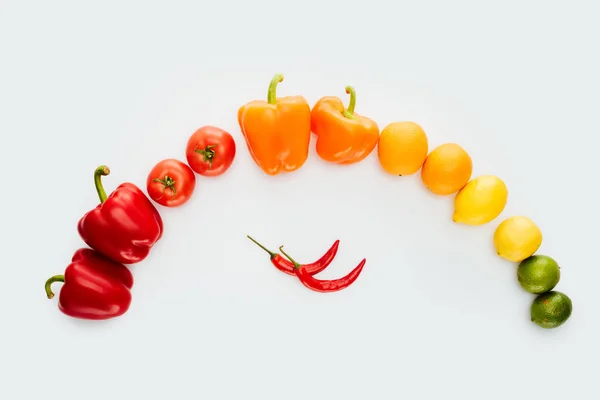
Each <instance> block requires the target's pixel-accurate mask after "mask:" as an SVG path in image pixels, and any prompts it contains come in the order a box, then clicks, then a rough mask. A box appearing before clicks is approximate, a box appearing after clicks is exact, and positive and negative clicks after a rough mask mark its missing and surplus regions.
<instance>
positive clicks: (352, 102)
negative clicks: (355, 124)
mask: <svg viewBox="0 0 600 400" xmlns="http://www.w3.org/2000/svg"><path fill="white" fill-rule="evenodd" d="M346 93H348V94H349V95H350V103H349V104H348V108H347V109H345V110H344V111H343V114H344V117H346V118H351V119H354V118H356V117H355V116H354V108H355V107H356V90H354V88H353V87H352V86H346Z"/></svg>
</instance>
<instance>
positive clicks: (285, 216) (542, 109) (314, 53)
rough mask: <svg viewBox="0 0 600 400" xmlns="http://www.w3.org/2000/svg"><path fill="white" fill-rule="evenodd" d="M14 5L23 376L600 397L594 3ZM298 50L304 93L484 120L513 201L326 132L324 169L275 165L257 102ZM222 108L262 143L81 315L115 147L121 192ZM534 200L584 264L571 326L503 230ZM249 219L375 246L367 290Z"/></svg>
mask: <svg viewBox="0 0 600 400" xmlns="http://www.w3.org/2000/svg"><path fill="white" fill-rule="evenodd" d="M558 4H564V6H559V5H558ZM567 4H568V6H567ZM0 5H1V6H0V45H1V47H0V51H1V56H0V57H1V63H0V72H1V75H0V131H1V132H2V138H3V139H2V146H1V147H0V151H1V152H2V154H1V162H2V171H3V180H4V183H3V195H2V200H1V201H2V209H3V218H2V235H3V236H2V242H3V245H2V247H3V261H2V265H3V285H2V292H1V296H2V301H1V307H2V316H1V318H2V319H1V325H2V327H1V333H0V338H1V341H0V349H1V350H2V351H1V354H0V366H1V367H2V369H1V373H2V375H0V382H1V384H0V398H2V399H10V400H12V399H24V398H26V396H32V397H31V398H36V399H37V398H44V399H86V400H89V399H100V398H111V399H143V398H150V397H151V396H155V397H156V398H164V399H215V400H216V399H240V400H241V399H348V398H352V399H410V400H418V399H446V398H452V399H454V398H456V399H485V400H487V399H506V398H512V399H525V398H531V399H533V398H545V399H559V398H563V399H564V398H569V399H578V400H579V399H592V398H594V399H597V398H598V395H599V390H598V386H597V384H596V383H595V380H597V369H596V368H595V367H594V366H595V363H596V361H597V359H598V357H599V356H600V354H599V346H598V338H599V337H600V336H599V335H600V330H599V328H600V324H599V322H598V321H599V316H598V294H597V290H598V284H599V281H600V271H599V269H598V268H599V266H598V262H597V260H598V259H597V256H596V255H595V252H596V250H597V247H598V244H597V240H598V237H597V226H598V223H599V214H598V195H597V190H598V189H597V185H598V183H597V182H598V171H599V170H600V168H599V162H598V144H597V140H598V135H599V134H600V131H599V128H600V123H599V120H598V106H599V100H600V98H599V95H598V93H600V80H599V78H598V74H599V71H600V62H599V60H598V56H597V38H598V37H600V32H599V29H598V25H597V18H596V15H597V13H595V11H594V9H595V6H594V2H593V1H588V2H583V1H570V2H548V1H511V2H507V1H502V2H500V1H496V2H482V1H466V0H460V1H459V0H455V1H452V2H450V1H448V2H442V1H438V2H432V1H410V2H409V1H399V2H392V1H368V2H361V3H359V2H356V3H351V2H348V1H344V2H323V3H320V4H319V5H316V4H311V3H309V2H299V1H296V2H283V1H280V2H270V3H268V2H266V1H265V0H254V1H246V2H242V1H237V2H233V1H225V0H222V1H218V2H217V1H212V2H202V1H194V2H188V3H187V4H183V3H176V2H162V5H158V4H157V3H153V2H141V1H140V2H135V3H134V2H131V1H129V2H126V1H118V2H116V1H115V2H110V1H105V2H97V3H96V4H95V5H92V4H91V2H82V1H70V2H68V1H59V0H54V1H38V2H33V1H25V0H19V1H1V2H0ZM596 7H597V5H596ZM276 72H282V73H284V74H285V80H284V82H282V83H281V84H280V86H279V91H278V93H279V94H280V95H292V94H302V95H304V96H305V97H306V98H307V99H308V101H309V102H310V103H311V105H312V104H314V102H315V101H316V100H317V99H318V98H319V97H321V96H324V95H337V96H340V97H341V98H342V99H343V100H344V102H347V97H346V95H345V93H344V87H345V86H346V85H353V86H354V87H355V88H356V90H357V94H358V98H357V112H358V113H360V114H363V115H367V116H370V117H372V118H373V119H375V120H376V121H377V122H378V123H379V124H380V127H383V126H385V125H386V124H388V123H390V122H393V121H402V120H411V121H415V122H417V123H419V124H421V125H422V126H423V128H424V129H425V131H426V133H427V135H428V137H429V141H430V149H431V148H433V147H435V146H437V145H439V144H441V143H444V142H449V141H454V142H457V143H460V144H461V145H462V146H463V147H464V148H465V149H467V151H468V152H469V153H470V154H471V156H472V158H473V162H474V176H476V175H480V174H496V175H498V176H499V177H501V178H502V179H503V180H504V181H505V182H506V184H507V186H508V188H509V203H508V205H507V207H506V209H505V211H504V212H503V214H502V215H501V217H500V218H498V219H496V220H495V221H493V222H492V223H490V224H488V225H485V226H482V227H464V226H457V225H455V224H453V223H452V222H451V214H452V197H446V198H441V197H435V196H433V195H431V194H429V193H427V191H426V190H425V189H424V188H423V186H422V184H421V182H420V178H419V175H418V174H417V175H414V176H412V177H403V178H399V177H394V176H389V175H386V174H385V173H384V172H382V170H381V168H380V167H379V164H378V162H377V157H376V154H375V153H373V154H372V156H371V157H369V158H368V159H366V160H365V161H364V162H362V163H360V164H357V165H353V166H344V167H339V166H334V165H326V164H325V163H324V162H322V161H321V160H320V159H319V158H318V157H317V156H316V154H314V151H313V150H312V149H311V152H312V154H311V156H310V158H309V161H308V162H307V163H306V165H305V166H304V167H303V168H302V169H301V170H299V171H297V172H295V173H293V174H288V175H285V176H277V177H268V176H266V175H265V174H263V173H262V172H261V171H260V170H259V169H258V168H257V167H256V166H255V165H254V164H253V162H252V160H251V159H250V156H249V154H248V152H247V150H246V148H245V145H244V143H243V139H242V136H241V134H240V131H239V128H238V126H237V121H236V113H237V109H238V107H239V106H240V105H242V104H244V103H245V102H247V101H250V100H253V99H257V98H266V89H267V86H268V83H269V80H270V79H271V77H272V75H273V74H274V73H276ZM206 124H214V125H217V126H220V127H222V128H224V129H227V130H229V131H230V132H231V133H232V135H233V136H234V138H235V140H236V143H237V146H238V155H237V158H236V159H235V162H234V165H233V166H232V168H231V169H230V170H229V172H228V173H227V174H226V175H224V176H222V177H219V178H213V179H208V178H200V177H199V178H198V184H197V190H196V193H195V195H194V197H193V199H192V200H191V201H190V202H189V203H188V204H186V205H185V206H184V207H181V208H179V209H165V208H160V211H161V213H162V215H163V218H164V221H165V235H164V238H163V239H162V240H161V241H160V242H159V244H157V245H156V247H155V248H154V250H153V252H152V253H151V256H150V257H149V258H148V259H147V260H146V261H144V262H142V263H140V264H139V265H136V266H135V267H133V268H132V270H133V272H134V274H135V279H136V282H135V287H134V291H133V294H134V299H133V303H132V306H131V308H130V310H129V312H128V313H127V314H126V315H125V316H123V317H121V318H118V319H114V320H111V321H106V322H89V321H80V320H74V319H71V318H69V317H66V316H64V315H63V314H61V313H60V312H59V311H58V309H57V299H58V296H57V297H56V298H55V299H53V300H47V299H46V297H45V293H44V290H43V283H44V282H45V280H46V279H47V278H48V277H49V276H51V275H54V274H58V273H61V272H62V271H63V270H64V268H65V267H66V265H67V264H68V262H69V260H70V257H71V255H72V253H73V252H74V251H75V250H76V249H77V248H79V247H80V246H82V242H81V241H80V239H79V237H78V235H77V231H76V224H77V221H78V220H79V218H80V217H81V216H82V215H83V213H85V212H86V211H87V210H89V209H91V208H93V207H95V206H96V204H97V196H96V193H95V191H94V186H93V182H92V172H93V170H94V169H95V168H96V166H98V165H100V164H107V165H108V166H109V167H110V168H111V171H112V173H111V175H110V176H109V177H107V178H105V179H104V183H105V186H106V189H107V191H112V190H113V189H114V188H115V187H116V186H117V185H118V184H119V183H121V182H122V181H131V182H134V183H136V184H138V185H140V186H141V187H144V184H145V179H146V174H147V173H148V172H149V170H150V169H151V168H152V166H153V165H154V164H155V163H156V162H158V161H160V160H161V159H163V158H168V157H176V158H180V159H184V156H185V153H184V151H185V144H186V141H187V139H188V137H189V135H190V134H191V133H192V132H193V131H194V130H196V129H197V128H198V127H200V126H202V125H206ZM312 143H313V146H314V141H313V142H312ZM517 214H522V215H527V216H529V217H530V218H532V219H533V220H534V221H535V222H536V223H537V224H538V225H539V226H540V227H541V229H542V231H543V234H544V241H543V244H542V247H541V249H540V251H539V253H541V254H547V255H550V256H552V257H554V258H555V259H556V260H557V261H558V262H559V264H560V265H561V267H562V278H561V281H560V283H559V286H558V287H557V290H560V291H563V292H565V293H567V294H568V295H569V296H570V297H571V299H572V300H573V304H574V311H573V315H572V317H571V319H570V320H569V321H568V322H567V323H566V324H565V325H563V326H562V327H560V328H559V329H555V330H542V329H540V328H538V327H537V326H535V325H534V324H532V323H531V322H530V321H529V306H530V303H531V301H532V299H533V296H532V295H529V294H527V293H525V292H524V291H523V290H522V289H521V288H520V287H519V286H518V283H517V280H516V275H515V274H516V267H515V265H514V264H511V263H508V262H505V261H503V260H501V259H499V258H498V257H497V256H496V255H495V253H494V249H493V246H492V234H493V231H494V229H495V228H496V226H497V225H498V224H499V223H500V221H501V220H502V219H504V218H506V217H508V216H511V215H517ZM246 234H252V235H254V236H255V237H256V238H257V239H259V240H261V241H263V242H264V243H265V244H266V245H268V246H270V247H273V248H276V247H277V246H279V245H281V244H285V245H286V249H287V250H289V251H290V252H291V253H293V255H295V256H296V257H297V258H298V259H300V260H303V261H312V260H314V259H316V258H318V257H319V256H320V255H321V253H322V252H324V251H325V250H326V249H327V248H328V247H329V246H330V245H331V243H332V242H333V241H334V240H335V239H338V238H339V239H340V240H341V244H340V249H339V253H338V256H337V258H336V260H335V261H334V263H332V265H331V266H330V268H329V269H328V270H326V271H325V272H324V273H323V274H322V276H323V277H329V278H333V277H338V276H341V275H344V274H345V273H347V272H348V271H349V270H350V269H351V268H352V267H354V266H355V265H356V264H357V263H358V261H360V259H361V258H363V257H366V258H367V265H366V267H365V269H364V272H363V274H362V275H361V277H360V278H359V279H358V280H357V281H356V283H355V284H354V285H353V286H352V287H351V288H349V289H347V290H345V291H342V292H339V293H335V294H328V295H327V294H318V293H314V292H310V291H308V290H306V289H305V288H304V287H302V286H301V284H299V282H298V281H296V280H295V279H294V278H293V277H290V276H287V275H284V274H282V273H280V272H278V271H277V270H275V269H274V268H273V267H272V266H271V265H270V263H269V260H268V256H267V255H266V254H265V253H263V252H262V251H261V250H260V249H258V248H257V247H256V246H254V245H253V244H252V243H251V242H250V241H248V240H247V239H246V237H245V235H246ZM54 288H55V290H56V291H57V292H58V291H59V290H60V285H56V286H55V287H54ZM534 396H537V397H534Z"/></svg>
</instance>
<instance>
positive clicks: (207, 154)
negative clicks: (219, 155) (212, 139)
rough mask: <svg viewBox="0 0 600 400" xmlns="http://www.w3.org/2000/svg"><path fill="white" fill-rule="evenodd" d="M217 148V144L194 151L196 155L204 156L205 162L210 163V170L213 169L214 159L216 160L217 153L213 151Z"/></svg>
mask: <svg viewBox="0 0 600 400" xmlns="http://www.w3.org/2000/svg"><path fill="white" fill-rule="evenodd" d="M215 147H217V145H216V144H211V145H209V146H206V147H205V148H204V149H194V151H195V152H196V153H200V154H202V155H203V156H204V162H208V165H209V168H212V163H213V158H215V151H214V150H213V148H215Z"/></svg>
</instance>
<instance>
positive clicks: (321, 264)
mask: <svg viewBox="0 0 600 400" xmlns="http://www.w3.org/2000/svg"><path fill="white" fill-rule="evenodd" d="M246 237H247V238H248V239H250V240H251V241H253V242H254V243H255V244H256V245H257V246H258V247H260V248H261V249H263V250H264V251H266V252H267V253H268V254H269V258H270V259H271V264H273V265H274V266H275V268H277V269H278V270H280V271H281V272H283V273H286V274H288V275H296V268H295V266H294V264H293V263H292V262H291V261H290V260H288V259H287V258H284V257H282V256H281V255H280V254H277V253H275V252H273V251H271V250H269V249H267V248H266V247H265V246H263V245H262V244H260V243H259V242H257V241H256V239H254V238H253V237H251V236H250V235H246ZM339 246H340V241H339V240H336V241H335V242H333V244H332V245H331V247H330V248H329V250H327V252H325V254H323V256H321V258H319V259H318V260H317V261H313V262H311V263H309V264H302V266H303V268H304V270H305V271H306V273H308V274H309V275H316V274H318V273H319V272H322V271H324V270H325V268H327V267H328V266H329V264H331V262H332V261H333V259H334V258H335V255H336V254H337V251H338V247H339Z"/></svg>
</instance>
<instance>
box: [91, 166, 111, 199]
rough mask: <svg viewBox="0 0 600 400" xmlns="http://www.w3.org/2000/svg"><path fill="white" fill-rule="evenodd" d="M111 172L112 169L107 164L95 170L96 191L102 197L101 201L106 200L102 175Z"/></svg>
mask: <svg viewBox="0 0 600 400" xmlns="http://www.w3.org/2000/svg"><path fill="white" fill-rule="evenodd" d="M108 174H110V169H108V167H107V166H106V165H101V166H99V167H98V168H96V170H95V171H94V185H96V192H98V197H99V198H100V203H104V202H105V201H106V192H105V191H104V186H102V177H103V176H106V175H108Z"/></svg>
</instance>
